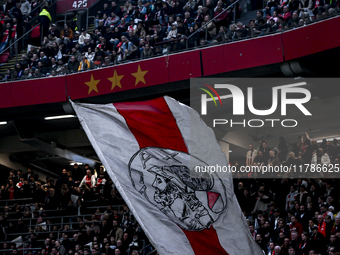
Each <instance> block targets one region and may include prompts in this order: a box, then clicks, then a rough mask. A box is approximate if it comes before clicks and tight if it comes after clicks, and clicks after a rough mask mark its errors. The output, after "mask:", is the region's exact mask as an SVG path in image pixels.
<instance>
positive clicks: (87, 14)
mask: <svg viewBox="0 0 340 255" xmlns="http://www.w3.org/2000/svg"><path fill="white" fill-rule="evenodd" d="M83 10H84V11H86V31H87V28H88V24H89V22H88V19H89V8H77V9H72V10H67V11H66V12H65V17H64V24H66V22H67V13H70V12H74V11H76V12H78V11H83ZM77 15H78V13H77ZM77 21H78V19H77Z"/></svg>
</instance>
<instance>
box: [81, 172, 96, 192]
mask: <svg viewBox="0 0 340 255" xmlns="http://www.w3.org/2000/svg"><path fill="white" fill-rule="evenodd" d="M85 184H87V185H88V186H89V187H90V188H94V187H96V176H95V175H93V174H91V170H90V169H88V170H87V171H86V175H85V176H84V178H83V179H82V181H81V182H80V185H79V187H82V186H83V185H85Z"/></svg>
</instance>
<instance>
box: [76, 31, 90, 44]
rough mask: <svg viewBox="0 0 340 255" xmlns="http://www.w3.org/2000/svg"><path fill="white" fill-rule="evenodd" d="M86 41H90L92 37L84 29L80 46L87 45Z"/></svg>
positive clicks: (79, 40)
mask: <svg viewBox="0 0 340 255" xmlns="http://www.w3.org/2000/svg"><path fill="white" fill-rule="evenodd" d="M85 39H87V40H90V39H91V36H90V35H89V34H88V33H87V32H86V30H85V29H82V31H81V35H80V36H79V39H78V43H79V45H80V46H84V45H85Z"/></svg>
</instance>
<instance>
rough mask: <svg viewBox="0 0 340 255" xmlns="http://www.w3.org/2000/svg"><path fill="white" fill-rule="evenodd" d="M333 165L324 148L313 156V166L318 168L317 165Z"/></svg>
mask: <svg viewBox="0 0 340 255" xmlns="http://www.w3.org/2000/svg"><path fill="white" fill-rule="evenodd" d="M330 163H331V159H330V158H329V156H328V154H327V153H324V152H323V149H322V148H319V149H318V151H317V152H316V153H314V154H313V157H312V162H311V164H312V165H314V166H316V165H317V164H321V165H329V164H330Z"/></svg>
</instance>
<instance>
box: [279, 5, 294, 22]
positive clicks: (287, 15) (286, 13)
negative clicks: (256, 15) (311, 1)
mask: <svg viewBox="0 0 340 255" xmlns="http://www.w3.org/2000/svg"><path fill="white" fill-rule="evenodd" d="M279 16H280V17H282V18H283V20H284V21H285V22H286V23H287V22H288V20H290V19H291V18H292V13H291V12H290V11H289V7H288V5H285V6H284V7H283V13H282V14H279Z"/></svg>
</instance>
